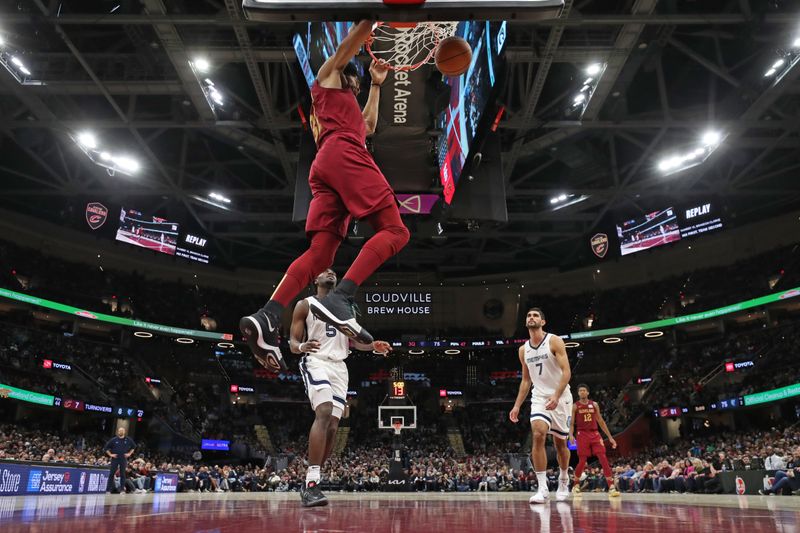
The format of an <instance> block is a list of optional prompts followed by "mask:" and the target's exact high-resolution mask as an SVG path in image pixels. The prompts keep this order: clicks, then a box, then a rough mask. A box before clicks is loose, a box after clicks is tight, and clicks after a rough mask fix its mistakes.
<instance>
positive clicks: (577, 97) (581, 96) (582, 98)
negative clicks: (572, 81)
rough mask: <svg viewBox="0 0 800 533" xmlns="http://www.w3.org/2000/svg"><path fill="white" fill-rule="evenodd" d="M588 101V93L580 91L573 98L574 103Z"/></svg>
mask: <svg viewBox="0 0 800 533" xmlns="http://www.w3.org/2000/svg"><path fill="white" fill-rule="evenodd" d="M585 101H586V95H585V94H584V93H578V94H577V95H575V98H573V99H572V103H573V105H576V106H578V105H581V104H582V103H583V102H585Z"/></svg>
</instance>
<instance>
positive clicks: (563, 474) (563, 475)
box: [558, 470, 569, 485]
mask: <svg viewBox="0 0 800 533" xmlns="http://www.w3.org/2000/svg"><path fill="white" fill-rule="evenodd" d="M558 481H560V482H561V483H566V484H568V485H569V470H562V471H561V475H559V476H558Z"/></svg>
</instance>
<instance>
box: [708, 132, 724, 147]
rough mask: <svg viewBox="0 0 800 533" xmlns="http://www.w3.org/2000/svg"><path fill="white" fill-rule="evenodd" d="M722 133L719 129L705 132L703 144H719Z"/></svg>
mask: <svg viewBox="0 0 800 533" xmlns="http://www.w3.org/2000/svg"><path fill="white" fill-rule="evenodd" d="M721 140H722V134H721V133H720V132H718V131H714V130H709V131H707V132H705V133H704V134H703V146H713V145H716V144H719V142H720V141H721Z"/></svg>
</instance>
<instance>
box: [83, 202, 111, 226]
mask: <svg viewBox="0 0 800 533" xmlns="http://www.w3.org/2000/svg"><path fill="white" fill-rule="evenodd" d="M107 218H108V208H107V207H106V206H104V205H103V204H101V203H99V202H91V203H88V204H86V223H87V224H89V227H90V228H92V229H93V230H96V229H98V228H100V226H102V225H103V224H105V223H106V219H107Z"/></svg>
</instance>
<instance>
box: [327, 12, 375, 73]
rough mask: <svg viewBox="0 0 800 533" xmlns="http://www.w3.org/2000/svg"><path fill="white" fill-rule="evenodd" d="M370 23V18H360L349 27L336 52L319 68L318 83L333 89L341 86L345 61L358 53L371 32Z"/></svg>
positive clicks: (347, 61)
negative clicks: (348, 31) (360, 19)
mask: <svg viewBox="0 0 800 533" xmlns="http://www.w3.org/2000/svg"><path fill="white" fill-rule="evenodd" d="M372 24H373V22H372V21H371V20H362V21H360V22H358V23H356V24H354V25H353V27H352V28H350V33H348V34H347V37H345V38H344V39H342V42H341V43H340V44H339V48H337V49H336V52H335V53H334V54H333V55H332V56H331V57H329V58H328V60H327V61H325V63H324V64H323V65H322V68H320V69H319V72H318V73H317V81H318V82H319V83H320V85H322V86H323V87H328V88H334V89H341V88H342V80H341V74H342V71H343V70H344V67H346V66H347V63H349V62H350V60H351V59H353V58H354V57H355V56H356V54H358V51H359V50H361V47H362V46H363V45H364V42H365V41H366V40H367V38H368V37H369V36H370V34H371V33H372Z"/></svg>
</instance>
